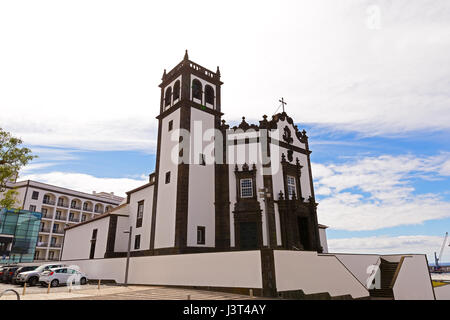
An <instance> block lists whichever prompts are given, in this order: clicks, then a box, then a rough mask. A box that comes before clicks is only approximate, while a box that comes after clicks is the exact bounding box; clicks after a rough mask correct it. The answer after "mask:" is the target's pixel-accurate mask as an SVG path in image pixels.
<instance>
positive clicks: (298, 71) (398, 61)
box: [0, 0, 450, 151]
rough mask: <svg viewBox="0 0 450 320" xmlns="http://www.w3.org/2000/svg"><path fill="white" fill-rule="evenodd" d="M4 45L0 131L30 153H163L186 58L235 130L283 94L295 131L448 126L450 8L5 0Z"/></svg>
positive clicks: (401, 1) (441, 4)
mask: <svg viewBox="0 0 450 320" xmlns="http://www.w3.org/2000/svg"><path fill="white" fill-rule="evenodd" d="M369 5H377V6H379V8H380V12H381V28H380V29H379V30H371V29H369V28H367V26H366V22H367V19H368V16H367V11H366V10H367V7H368V6H369ZM186 17H192V18H191V19H189V21H186ZM230 17H233V18H232V19H230ZM162 25H164V29H163V30H162V29H161V26H162ZM211 26H214V27H211ZM180 30H188V31H187V32H188V33H189V36H187V37H177V35H179V34H180ZM0 43H2V50H0V70H1V73H0V114H1V119H0V121H1V123H0V125H1V126H2V127H4V128H5V129H8V130H10V131H13V132H14V133H15V134H17V135H19V136H21V137H23V138H24V139H25V142H26V143H29V144H33V145H47V146H50V145H51V146H64V147H74V148H77V149H79V148H81V149H85V148H88V149H100V150H106V149H107V150H122V149H127V150H129V149H139V150H147V151H148V150H149V149H154V141H155V136H156V124H157V122H156V120H155V116H156V115H157V114H158V112H159V102H160V99H159V95H160V89H159V88H158V83H159V81H160V77H161V75H162V72H163V69H164V68H166V69H170V68H171V67H173V66H175V65H176V64H177V63H178V62H179V61H180V60H181V58H182V56H183V53H184V49H186V48H188V49H189V50H190V57H191V58H192V60H194V61H196V62H198V63H200V64H202V65H204V66H205V67H208V68H210V69H213V70H215V67H216V66H217V65H220V66H221V71H222V75H223V77H222V78H223V80H224V82H225V85H224V87H223V91H222V98H223V102H222V111H223V112H225V117H224V118H225V119H227V120H233V119H234V120H237V119H240V117H241V116H242V115H244V114H245V115H246V116H247V118H248V119H261V116H262V114H263V113H266V114H268V115H270V114H271V113H272V112H273V111H275V109H276V108H277V106H278V102H277V101H278V99H279V97H280V96H284V97H285V98H286V99H287V101H288V103H289V104H288V106H287V110H288V112H289V113H290V114H291V115H292V116H293V117H294V119H295V120H296V121H297V122H308V123H318V124H322V125H327V126H332V127H333V128H340V129H345V130H357V131H360V132H363V133H365V134H389V133H393V132H396V133H398V132H405V131H406V132H407V131H411V130H419V129H421V130H434V129H444V130H448V129H450V110H449V108H448V105H449V96H450V95H449V91H448V88H449V82H450V60H449V59H448V55H449V52H450V3H449V2H448V1H446V0H441V1H439V0H435V1H432V2H430V1H414V2H413V1H407V0H398V1H395V2H392V1H381V0H374V1H360V2H355V1H351V0H347V1H344V0H343V1H339V3H338V2H337V1H334V0H329V1H318V2H314V1H294V0H292V1H277V2H273V1H261V0H259V1H256V0H255V1H244V2H243V1H231V0H230V1H226V2H218V1H214V2H213V1H195V2H187V1H181V0H180V1H164V2H160V3H158V4H155V3H153V2H151V3H150V2H148V1H133V3H125V2H117V1H116V2H114V1H106V0H105V1H87V0H80V1H77V2H76V3H70V2H61V1H49V0H47V1H39V2H36V1H25V2H20V3H19V2H16V1H2V2H1V3H0ZM244 108H245V110H244Z"/></svg>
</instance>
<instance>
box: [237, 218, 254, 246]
mask: <svg viewBox="0 0 450 320" xmlns="http://www.w3.org/2000/svg"><path fill="white" fill-rule="evenodd" d="M239 237H240V249H241V250H256V249H257V248H258V230H257V224H256V222H241V223H240V225H239Z"/></svg>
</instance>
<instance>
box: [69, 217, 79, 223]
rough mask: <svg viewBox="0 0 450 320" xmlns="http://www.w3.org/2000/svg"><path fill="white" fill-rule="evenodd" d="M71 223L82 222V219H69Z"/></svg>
mask: <svg viewBox="0 0 450 320" xmlns="http://www.w3.org/2000/svg"><path fill="white" fill-rule="evenodd" d="M69 222H77V223H78V222H80V218H70V217H69Z"/></svg>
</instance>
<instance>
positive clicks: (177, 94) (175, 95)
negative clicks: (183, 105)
mask: <svg viewBox="0 0 450 320" xmlns="http://www.w3.org/2000/svg"><path fill="white" fill-rule="evenodd" d="M179 98H180V80H177V82H175V85H174V86H173V101H175V100H177V99H179Z"/></svg>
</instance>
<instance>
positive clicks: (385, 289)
mask: <svg viewBox="0 0 450 320" xmlns="http://www.w3.org/2000/svg"><path fill="white" fill-rule="evenodd" d="M398 265H399V263H398V262H389V261H387V260H385V259H383V258H381V263H380V272H381V288H379V289H371V290H369V293H370V297H371V298H374V299H388V300H394V292H393V290H392V288H393V286H394V283H395V279H394V278H395V276H396V273H397V269H398Z"/></svg>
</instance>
